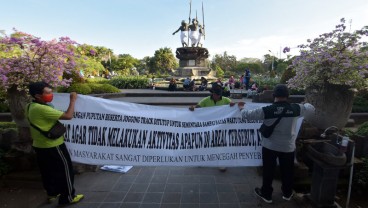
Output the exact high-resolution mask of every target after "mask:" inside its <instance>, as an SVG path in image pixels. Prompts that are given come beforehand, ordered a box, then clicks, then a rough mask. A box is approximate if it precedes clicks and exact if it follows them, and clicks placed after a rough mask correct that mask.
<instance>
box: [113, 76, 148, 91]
mask: <svg viewBox="0 0 368 208" xmlns="http://www.w3.org/2000/svg"><path fill="white" fill-rule="evenodd" d="M109 84H111V85H112V86H114V87H117V88H119V89H143V88H147V86H148V84H149V79H148V78H146V77H138V76H136V77H122V76H119V77H114V78H112V79H111V80H110V82H109Z"/></svg>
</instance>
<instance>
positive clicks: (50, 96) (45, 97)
mask: <svg viewBox="0 0 368 208" xmlns="http://www.w3.org/2000/svg"><path fill="white" fill-rule="evenodd" d="M53 99H54V94H52V93H51V94H46V95H42V100H43V101H44V102H46V103H50V102H51V101H52V100H53Z"/></svg>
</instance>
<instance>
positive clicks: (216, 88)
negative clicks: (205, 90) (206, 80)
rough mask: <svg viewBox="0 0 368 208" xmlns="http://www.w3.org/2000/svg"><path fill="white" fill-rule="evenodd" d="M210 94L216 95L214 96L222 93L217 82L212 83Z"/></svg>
mask: <svg viewBox="0 0 368 208" xmlns="http://www.w3.org/2000/svg"><path fill="white" fill-rule="evenodd" d="M210 92H212V93H216V94H219V93H222V87H221V85H219V84H218V83H217V82H213V83H212V87H211V89H210Z"/></svg>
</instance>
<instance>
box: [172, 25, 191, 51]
mask: <svg viewBox="0 0 368 208" xmlns="http://www.w3.org/2000/svg"><path fill="white" fill-rule="evenodd" d="M179 31H180V41H181V45H182V46H183V47H187V46H188V44H187V42H185V38H186V37H187V34H186V33H187V31H188V24H187V23H186V22H185V21H184V20H183V21H181V25H180V27H179V28H178V29H177V30H176V31H175V32H173V35H175V33H177V32H179Z"/></svg>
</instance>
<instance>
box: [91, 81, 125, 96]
mask: <svg viewBox="0 0 368 208" xmlns="http://www.w3.org/2000/svg"><path fill="white" fill-rule="evenodd" d="M88 86H89V87H90V88H91V90H92V91H91V94H101V93H117V92H120V90H119V89H118V88H116V87H114V86H112V85H110V84H92V83H88Z"/></svg>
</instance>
